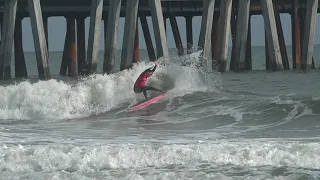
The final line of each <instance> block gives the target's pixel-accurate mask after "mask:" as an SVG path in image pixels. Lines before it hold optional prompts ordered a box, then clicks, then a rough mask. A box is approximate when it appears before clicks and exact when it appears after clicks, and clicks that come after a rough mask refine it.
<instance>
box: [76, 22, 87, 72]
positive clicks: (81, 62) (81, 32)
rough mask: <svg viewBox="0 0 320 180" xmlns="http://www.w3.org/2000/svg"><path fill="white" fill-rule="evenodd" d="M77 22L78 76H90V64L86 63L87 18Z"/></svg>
mask: <svg viewBox="0 0 320 180" xmlns="http://www.w3.org/2000/svg"><path fill="white" fill-rule="evenodd" d="M76 21H77V61H78V62H77V64H78V74H79V75H85V74H88V71H89V70H88V64H87V61H86V42H85V41H86V40H85V16H80V17H79V16H78V17H76Z"/></svg>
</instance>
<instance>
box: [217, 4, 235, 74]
mask: <svg viewBox="0 0 320 180" xmlns="http://www.w3.org/2000/svg"><path fill="white" fill-rule="evenodd" d="M231 9H232V0H223V1H221V13H220V22H219V37H218V45H219V46H220V51H219V53H218V62H219V71H220V72H226V65H227V58H228V49H229V46H228V44H229V33H230V18H231ZM237 34H238V33H237Z"/></svg>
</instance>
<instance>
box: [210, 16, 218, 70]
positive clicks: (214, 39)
mask: <svg viewBox="0 0 320 180" xmlns="http://www.w3.org/2000/svg"><path fill="white" fill-rule="evenodd" d="M219 19H220V12H215V13H214V15H213V20H212V31H211V56H212V60H213V61H214V62H213V63H212V68H213V69H216V68H218V67H217V65H218V64H217V58H218V52H219V45H218V36H219V31H218V30H219Z"/></svg>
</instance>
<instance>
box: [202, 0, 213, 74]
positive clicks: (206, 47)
mask: <svg viewBox="0 0 320 180" xmlns="http://www.w3.org/2000/svg"><path fill="white" fill-rule="evenodd" d="M214 6H215V0H204V1H203V11H202V20H201V29H200V36H199V43H198V49H200V50H202V51H203V52H202V55H201V59H202V61H203V63H204V64H203V65H204V66H205V68H206V69H210V67H209V62H208V58H209V51H210V45H211V44H210V40H211V33H212V22H213V14H214Z"/></svg>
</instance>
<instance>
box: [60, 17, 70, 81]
mask: <svg viewBox="0 0 320 180" xmlns="http://www.w3.org/2000/svg"><path fill="white" fill-rule="evenodd" d="M66 24H67V25H66V26H67V30H66V36H65V40H64V47H63V54H62V60H61V65H60V75H61V76H66V75H67V69H68V52H69V45H68V44H69V39H70V38H69V36H70V31H68V27H69V25H68V20H67V19H66Z"/></svg>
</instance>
